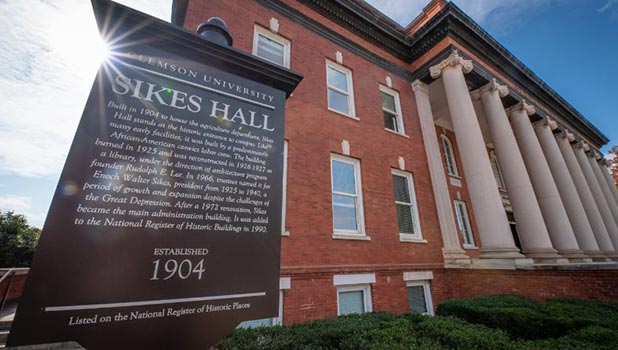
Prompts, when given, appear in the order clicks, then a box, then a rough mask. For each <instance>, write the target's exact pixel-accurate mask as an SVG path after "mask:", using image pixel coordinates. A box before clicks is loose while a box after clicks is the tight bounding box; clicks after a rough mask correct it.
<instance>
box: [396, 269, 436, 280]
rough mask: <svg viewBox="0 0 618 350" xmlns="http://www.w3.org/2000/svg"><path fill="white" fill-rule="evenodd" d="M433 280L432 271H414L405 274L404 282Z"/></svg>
mask: <svg viewBox="0 0 618 350" xmlns="http://www.w3.org/2000/svg"><path fill="white" fill-rule="evenodd" d="M432 279H433V272H431V271H414V272H404V273H403V280H404V281H426V280H432Z"/></svg>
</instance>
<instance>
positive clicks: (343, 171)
mask: <svg viewBox="0 0 618 350" xmlns="http://www.w3.org/2000/svg"><path fill="white" fill-rule="evenodd" d="M331 184H332V191H333V228H334V232H335V233H339V234H352V235H364V234H365V233H364V224H363V198H362V193H361V178H360V162H359V161H358V160H355V159H351V158H346V157H341V156H337V155H332V156H331Z"/></svg>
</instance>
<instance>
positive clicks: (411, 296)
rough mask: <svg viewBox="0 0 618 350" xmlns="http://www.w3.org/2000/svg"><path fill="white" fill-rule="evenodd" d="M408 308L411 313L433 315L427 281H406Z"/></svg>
mask: <svg viewBox="0 0 618 350" xmlns="http://www.w3.org/2000/svg"><path fill="white" fill-rule="evenodd" d="M406 289H407V292H408V310H409V311H410V313H413V314H425V315H433V303H432V301H431V289H430V288H429V282H428V281H426V280H425V281H408V282H406Z"/></svg>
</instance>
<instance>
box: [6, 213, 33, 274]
mask: <svg viewBox="0 0 618 350" xmlns="http://www.w3.org/2000/svg"><path fill="white" fill-rule="evenodd" d="M40 235H41V230H40V229H38V228H36V227H32V226H30V225H29V224H28V220H27V219H26V218H25V217H24V216H23V215H21V214H15V213H14V212H12V211H7V212H4V213H2V212H0V267H28V266H30V261H31V260H32V256H33V255H34V250H35V248H36V245H37V242H38V241H39V237H40Z"/></svg>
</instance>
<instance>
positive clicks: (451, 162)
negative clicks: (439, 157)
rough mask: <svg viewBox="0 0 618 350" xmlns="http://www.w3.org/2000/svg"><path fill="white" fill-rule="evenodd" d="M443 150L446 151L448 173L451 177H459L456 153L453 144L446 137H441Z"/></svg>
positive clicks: (445, 158)
mask: <svg viewBox="0 0 618 350" xmlns="http://www.w3.org/2000/svg"><path fill="white" fill-rule="evenodd" d="M441 140H442V149H443V150H444V160H445V161H446V172H447V173H448V174H449V175H450V176H459V170H457V162H456V160H455V152H454V150H453V144H452V143H451V140H450V139H449V138H448V136H446V135H444V134H443V135H442V136H441Z"/></svg>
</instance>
